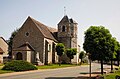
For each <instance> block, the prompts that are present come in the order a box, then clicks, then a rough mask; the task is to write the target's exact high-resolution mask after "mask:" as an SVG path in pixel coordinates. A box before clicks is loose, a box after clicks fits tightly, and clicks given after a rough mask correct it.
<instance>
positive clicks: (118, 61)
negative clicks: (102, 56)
mask: <svg viewBox="0 0 120 79" xmlns="http://www.w3.org/2000/svg"><path fill="white" fill-rule="evenodd" d="M117 65H118V67H119V65H120V63H119V59H118V60H117Z"/></svg>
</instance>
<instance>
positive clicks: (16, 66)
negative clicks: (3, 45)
mask: <svg viewBox="0 0 120 79" xmlns="http://www.w3.org/2000/svg"><path fill="white" fill-rule="evenodd" d="M2 70H11V71H28V70H37V67H36V66H34V65H33V64H31V63H29V62H27V61H23V60H13V61H11V62H8V63H6V64H5V66H4V67H3V68H2Z"/></svg>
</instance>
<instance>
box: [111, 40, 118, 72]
mask: <svg viewBox="0 0 120 79" xmlns="http://www.w3.org/2000/svg"><path fill="white" fill-rule="evenodd" d="M109 47H110V50H109V52H111V53H112V54H111V56H110V58H109V59H110V60H111V72H113V59H115V58H116V55H117V53H116V51H117V49H118V45H117V41H116V39H115V38H111V40H110V43H109Z"/></svg>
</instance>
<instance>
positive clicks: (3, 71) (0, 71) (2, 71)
mask: <svg viewBox="0 0 120 79" xmlns="http://www.w3.org/2000/svg"><path fill="white" fill-rule="evenodd" d="M2 67H3V65H2V64H0V74H3V73H10V72H14V71H5V70H1V69H2Z"/></svg>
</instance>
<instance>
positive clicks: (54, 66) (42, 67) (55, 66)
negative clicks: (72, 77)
mask: <svg viewBox="0 0 120 79" xmlns="http://www.w3.org/2000/svg"><path fill="white" fill-rule="evenodd" d="M3 66H4V65H0V74H4V73H11V72H14V71H7V70H1V69H2V67H3ZM74 66H78V65H75V64H73V65H72V64H61V66H59V64H50V65H43V66H37V67H38V69H55V68H65V67H74Z"/></svg>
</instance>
